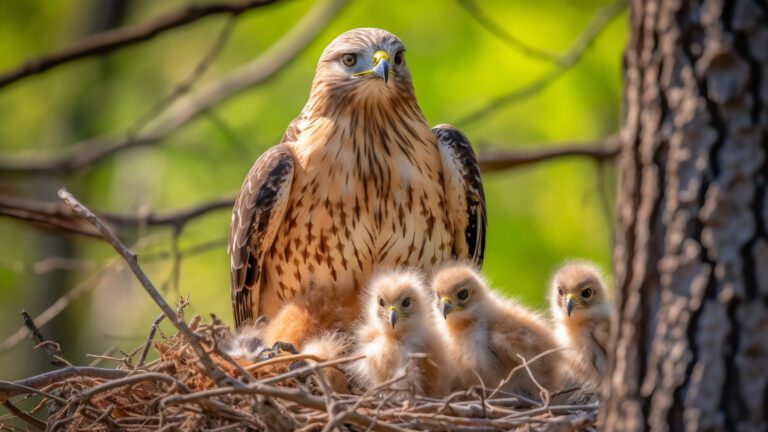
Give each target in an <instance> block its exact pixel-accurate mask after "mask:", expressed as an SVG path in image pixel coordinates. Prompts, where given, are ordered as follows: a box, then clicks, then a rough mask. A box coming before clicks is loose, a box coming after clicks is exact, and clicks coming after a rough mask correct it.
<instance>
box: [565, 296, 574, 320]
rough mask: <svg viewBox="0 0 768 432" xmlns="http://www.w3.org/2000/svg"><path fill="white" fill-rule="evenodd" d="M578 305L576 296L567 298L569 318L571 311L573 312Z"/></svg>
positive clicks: (566, 305)
mask: <svg viewBox="0 0 768 432" xmlns="http://www.w3.org/2000/svg"><path fill="white" fill-rule="evenodd" d="M575 304H576V296H574V295H573V294H568V295H567V296H565V310H566V311H567V312H568V318H570V317H571V311H572V310H573V306H574V305H575Z"/></svg>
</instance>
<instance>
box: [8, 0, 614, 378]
mask: <svg viewBox="0 0 768 432" xmlns="http://www.w3.org/2000/svg"><path fill="white" fill-rule="evenodd" d="M213 2H215V1H214V0H209V1H197V2H190V1H189V0H187V1H181V0H174V1H163V2H157V1H151V0H132V1H127V0H126V1H116V0H112V1H107V0H69V1H62V2H42V3H41V2H18V1H17V2H13V1H3V2H0V41H2V42H0V47H1V48H0V71H6V70H9V69H11V68H14V67H16V66H17V65H19V64H21V63H23V62H24V61H25V60H27V59H28V58H31V57H35V56H37V55H41V54H45V53H50V52H55V51H59V50H62V49H65V48H67V47H70V46H73V45H75V44H77V43H78V41H79V40H82V39H83V38H84V37H86V36H87V35H89V34H92V33H97V32H101V31H106V30H109V29H112V28H117V27H122V26H135V25H143V24H145V23H149V22H151V21H152V20H154V19H157V18H158V17H163V16H166V15H168V14H172V13H174V11H177V10H180V9H184V8H185V7H186V6H187V5H189V4H192V3H196V4H210V3H213ZM619 10H621V8H618V9H617V7H616V5H615V4H613V5H612V4H611V3H610V2H605V1H597V0H583V1H579V2H574V1H570V0H541V1H536V2H530V1H506V0H505V1H502V0H498V1H482V2H479V1H478V2H477V3H476V4H475V3H468V2H458V1H443V2H436V1H426V0H421V1H413V2H381V1H373V0H349V1H346V2H344V1H340V0H324V1H321V2H317V3H315V2H312V1H307V0H292V1H278V2H276V3H275V4H272V5H269V6H265V7H258V8H253V9H251V10H248V11H245V12H244V13H242V14H240V15H238V16H236V17H234V18H232V17H230V16H229V15H226V14H217V15H212V16H210V17H206V18H203V19H200V20H197V21H195V22H193V23H190V24H188V25H185V26H182V27H179V28H176V29H174V30H171V31H168V32H164V33H162V34H160V35H158V36H156V37H154V38H152V39H150V40H147V41H145V42H142V43H137V44H133V45H129V46H126V47H123V48H121V49H119V50H114V51H111V52H110V53H109V54H108V55H105V56H95V57H88V58H84V59H81V60H77V61H73V62H69V63H66V64H63V65H61V66H59V67H56V68H53V69H51V70H49V71H46V72H44V73H41V74H37V75H33V76H30V77H28V78H25V79H23V80H19V81H17V82H14V83H11V84H9V85H7V86H5V87H1V88H0V119H1V120H0V166H1V167H2V168H0V195H2V196H4V197H14V198H22V199H28V200H37V201H47V202H55V201H57V198H56V191H57V190H58V189H59V188H60V187H66V188H67V189H68V190H69V191H71V192H72V193H73V194H74V195H75V196H76V197H78V199H80V201H82V202H83V203H84V204H86V205H87V206H89V207H90V208H92V209H94V210H97V211H100V212H109V213H115V214H121V215H127V216H131V217H134V218H136V219H138V220H141V219H142V218H141V215H146V214H149V213H151V212H156V213H160V214H162V213H164V212H173V211H177V210H180V209H188V208H191V207H195V206H197V205H200V204H201V203H210V202H219V200H227V199H231V198H232V197H233V196H234V195H235V193H236V192H237V190H239V188H240V185H241V182H242V180H243V177H244V176H245V174H246V173H247V171H248V169H249V168H250V166H251V164H252V163H253V161H254V160H255V159H256V158H257V157H258V155H259V154H260V153H261V152H262V151H264V150H265V149H266V148H268V147H269V146H271V145H273V144H275V143H277V142H278V141H279V139H280V137H281V135H282V133H283V132H284V130H285V127H286V126H287V124H288V123H289V122H290V121H291V120H292V119H293V118H294V117H295V116H296V115H297V114H298V113H299V111H300V110H301V108H302V106H303V105H304V103H305V102H306V99H307V96H308V93H309V88H310V84H311V81H312V78H313V76H314V68H315V64H316V61H317V58H318V57H319V55H320V53H321V51H322V50H323V48H324V47H325V46H326V45H327V44H328V42H330V41H331V40H332V39H333V38H334V37H336V36H337V35H338V34H340V33H342V32H344V31H345V30H348V29H351V28H355V27H380V28H384V29H387V30H389V31H391V32H393V33H395V34H397V35H398V36H400V38H401V39H402V40H403V41H404V43H405V45H406V47H407V49H408V52H407V55H406V59H407V62H408V64H409V67H410V70H411V73H412V75H413V78H414V83H415V87H416V93H417V96H418V100H419V103H420V104H421V107H422V110H423V111H424V113H425V115H426V117H427V119H428V120H429V122H430V123H431V124H433V125H435V124H438V123H443V122H449V123H454V124H455V125H457V126H458V127H460V128H461V129H462V130H463V131H464V132H465V133H466V134H467V135H468V137H469V138H470V140H472V142H473V143H474V145H475V146H476V150H477V151H478V152H479V153H480V154H481V155H485V156H487V155H491V154H495V153H492V152H494V151H498V150H515V151H525V152H534V153H535V152H539V151H541V150H544V149H548V148H552V149H557V148H561V147H562V146H564V145H584V146H587V147H595V146H600V145H601V144H604V140H605V139H606V138H608V137H611V136H612V135H614V134H615V133H616V132H617V131H618V128H619V123H620V115H621V112H620V94H621V93H620V84H621V83H620V69H621V56H622V50H623V47H624V43H625V40H626V24H625V19H626V16H625V13H624V12H616V11H619ZM614 12H616V13H614ZM596 21H597V22H596ZM585 32H586V33H585ZM590 32H591V33H590ZM567 53H569V54H567ZM563 55H564V56H563ZM248 63H250V64H251V69H249V71H250V72H249V73H250V79H251V80H252V82H253V83H255V84H254V85H242V86H241V87H239V88H237V89H236V91H234V90H233V91H232V92H231V93H232V94H231V95H229V96H230V97H227V98H221V100H216V101H215V102H216V103H215V104H213V105H212V106H210V107H207V108H206V109H202V110H199V112H198V113H197V114H198V115H196V116H195V117H194V118H192V119H190V120H189V121H186V120H185V121H183V122H181V123H179V122H177V121H178V120H179V119H180V118H181V117H180V116H183V115H184V114H185V113H186V112H188V111H185V110H186V109H188V108H189V107H190V106H191V107H194V102H195V100H197V99H194V96H195V95H200V94H202V95H211V94H213V95H215V96H221V95H222V92H225V91H227V89H226V88H224V89H223V90H222V88H221V87H220V86H218V83H221V82H224V81H222V80H226V79H230V81H226V82H229V83H232V82H235V81H233V80H234V79H231V77H232V76H233V75H232V73H233V71H238V70H243V69H240V68H241V67H243V65H245V64H248ZM258 74H261V75H258ZM254 77H256V78H259V77H261V78H260V79H256V78H254ZM257 81H258V82H257ZM241 84H242V83H241ZM217 86H218V87H217ZM187 87H188V88H187ZM206 92H208V93H206ZM172 95H175V97H173V98H170V99H169V96H172ZM163 100H166V101H169V103H167V104H163V103H162V101H163ZM489 104H491V105H489ZM166 105H167V106H166ZM174 122H176V123H174ZM158 131H160V132H162V133H160V136H156V137H155V138H157V139H155V140H154V142H151V143H149V144H147V145H143V146H133V145H132V146H130V147H131V148H129V149H125V150H123V151H118V152H115V153H114V154H111V155H109V156H108V157H105V158H103V159H102V160H99V161H98V163H93V164H88V166H85V167H82V168H81V169H76V170H75V169H62V170H60V171H61V172H57V173H39V172H37V173H29V172H26V173H19V172H18V171H14V170H12V169H7V168H8V167H12V166H14V164H15V163H16V161H22V160H24V161H29V160H32V161H34V160H42V158H43V157H46V156H50V155H59V154H64V153H66V152H67V151H69V150H71V149H76V148H80V147H77V146H78V145H79V144H78V143H82V142H83V141H86V140H88V139H91V138H93V137H104V136H106V137H109V139H114V140H118V141H119V140H125V139H134V140H136V141H140V140H138V137H142V136H150V135H152V134H153V133H155V132H158ZM164 132H168V133H164ZM106 143H107V144H108V143H109V142H108V141H107V142H106ZM96 144H97V146H98V145H100V144H102V143H100V142H97V143H96ZM523 154H524V155H525V154H529V153H523ZM614 183H615V172H614V167H613V164H612V163H611V162H610V161H609V160H608V161H602V162H600V161H598V160H596V159H595V158H589V157H587V158H584V157H564V158H555V159H552V160H548V161H546V162H542V163H538V164H531V165H525V166H516V167H513V168H510V169H505V170H494V171H488V172H485V173H484V184H485V191H486V199H487V204H488V221H489V226H488V240H487V248H486V261H485V266H484V269H485V271H486V273H487V275H488V278H489V279H490V280H491V282H492V283H493V285H494V286H495V287H496V288H497V289H499V290H502V291H503V292H505V293H507V294H509V295H514V296H516V297H518V298H519V299H520V300H521V301H522V302H524V303H525V304H528V305H530V306H532V307H536V308H542V309H543V308H544V305H545V301H544V292H545V287H546V284H547V281H548V278H549V276H550V273H551V272H552V271H553V269H554V268H555V267H556V266H557V265H558V264H559V263H561V262H562V261H563V260H566V259H568V258H573V257H582V258H586V259H590V260H594V261H596V262H597V263H598V264H600V265H601V266H602V267H603V268H604V269H606V270H608V269H609V268H610V250H611V233H612V220H613V201H614V193H615V187H614ZM0 213H2V212H0ZM7 214H8V212H6V213H5V215H6V216H7ZM229 221H230V212H229V208H228V207H227V206H226V205H220V206H218V207H217V208H216V209H215V210H212V211H209V212H205V213H204V214H202V215H200V216H199V217H195V218H192V219H190V220H189V221H188V222H187V223H184V224H183V225H182V224H179V225H178V227H179V228H175V227H174V225H173V224H168V225H161V226H153V225H152V224H142V223H138V224H136V223H133V224H131V223H130V222H129V223H127V224H124V225H121V226H119V227H117V228H118V232H119V233H120V236H121V238H122V239H123V240H125V242H126V243H127V244H129V245H132V246H133V247H134V250H135V251H136V252H137V253H138V255H139V259H140V262H141V263H142V265H143V267H144V269H145V270H146V271H147V272H148V273H149V276H150V277H151V279H152V280H153V281H154V283H155V284H156V285H157V286H158V288H162V292H163V294H164V295H165V297H166V299H168V300H169V301H175V300H178V298H179V296H180V295H183V296H186V295H188V294H189V295H190V298H191V305H190V306H189V307H188V308H187V310H186V316H187V318H189V317H191V316H192V315H193V314H200V315H203V316H204V317H208V315H209V314H211V313H214V314H216V315H217V316H218V317H220V318H222V319H223V320H224V321H225V322H226V323H231V322H232V318H231V310H230V301H229V286H228V283H229V275H228V273H229V262H228V257H227V254H226V236H227V232H228V227H229ZM62 296H64V297H62ZM52 305H53V308H52V309H49V308H51V306H52ZM64 306H66V307H64ZM21 309H25V310H26V311H28V312H29V313H30V315H31V316H32V317H37V316H39V315H40V314H41V313H45V314H46V315H45V316H46V321H48V322H47V323H45V324H41V325H40V328H41V330H42V333H43V334H44V336H45V337H46V338H50V339H53V340H55V341H58V342H60V343H61V345H62V350H63V353H64V355H65V357H66V358H67V359H68V360H69V361H71V362H73V363H76V364H87V363H88V362H90V361H91V360H93V359H92V358H88V357H86V354H87V353H93V354H99V353H103V352H107V351H108V350H110V349H111V352H113V353H115V354H114V355H117V356H120V354H119V353H120V350H122V351H126V352H128V351H131V350H133V349H134V348H135V347H137V346H139V345H140V344H141V343H142V341H143V340H144V339H145V338H146V334H147V332H148V329H149V327H150V324H151V322H152V320H153V319H154V317H156V316H157V315H158V314H159V310H158V308H157V307H156V306H155V305H154V304H153V303H152V301H151V300H150V299H149V297H148V296H147V295H146V294H145V292H144V291H143V289H142V288H141V286H140V285H139V283H138V282H137V281H136V280H135V278H134V277H133V276H132V275H131V274H130V273H129V272H127V271H126V270H125V269H124V268H123V267H122V264H121V263H120V261H119V260H118V259H117V255H116V254H115V253H114V251H113V250H112V249H111V248H110V247H109V246H107V245H106V244H105V243H103V242H102V241H100V240H96V239H93V238H90V237H88V236H83V235H79V234H73V233H62V232H60V230H52V229H46V228H41V227H39V226H35V225H32V224H30V223H28V222H25V221H22V220H18V219H17V218H12V217H11V218H9V217H3V215H2V214H0V379H3V380H9V379H17V378H20V377H22V376H25V375H29V374H32V373H37V372H41V371H45V370H49V369H50V365H48V361H49V360H48V357H47V356H46V355H45V353H43V352H42V351H41V350H33V349H32V346H33V345H34V344H33V342H32V341H31V340H30V339H28V338H26V337H23V336H24V335H23V333H19V332H18V331H19V329H20V328H21V327H22V321H21V318H20V316H19V311H20V310H21ZM46 311H47V312H46ZM161 330H164V331H165V332H166V334H172V333H173V332H172V331H171V330H170V328H169V326H168V325H167V323H164V324H163V325H162V326H161Z"/></svg>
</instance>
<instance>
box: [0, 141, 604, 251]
mask: <svg viewBox="0 0 768 432" xmlns="http://www.w3.org/2000/svg"><path fill="white" fill-rule="evenodd" d="M550 146H551V144H546V145H541V146H539V147H544V148H543V149H541V150H495V151H490V150H489V151H485V152H483V153H481V154H480V156H479V158H478V159H479V163H480V169H481V170H482V171H483V172H494V171H501V170H506V169H512V168H516V167H520V166H526V165H531V164H535V163H539V162H545V161H549V160H552V159H558V158H563V157H587V158H591V159H594V160H596V161H610V160H612V159H614V158H615V157H616V155H617V154H618V138H617V137H616V136H611V137H608V138H606V139H604V140H603V141H599V142H597V143H593V144H590V145H585V144H577V143H562V144H558V145H557V146H556V147H553V148H549V147H550ZM479 147H484V146H479ZM233 205H234V199H233V198H219V199H214V200H211V201H207V202H203V203H200V204H196V205H193V206H190V207H187V208H183V209H179V210H175V211H168V212H162V213H157V212H144V213H141V214H137V215H129V214H119V213H107V212H99V213H98V214H99V216H100V217H101V218H103V219H104V220H105V221H107V222H108V223H109V224H110V225H112V226H115V227H120V228H131V229H132V228H139V227H145V226H171V227H175V228H179V227H183V226H184V225H186V224H187V223H189V221H190V220H193V219H196V218H198V217H201V216H203V215H206V214H208V213H210V212H213V211H218V210H223V209H226V210H229V209H231V208H232V206H233ZM0 216H8V217H11V218H14V219H18V220H21V221H24V222H29V223H33V224H42V225H44V226H46V227H50V228H55V229H59V230H63V231H67V232H72V233H75V234H82V235H87V236H89V237H99V234H98V233H97V232H96V231H95V230H94V229H93V227H91V226H89V225H87V224H85V223H84V222H83V221H82V220H81V219H80V218H78V217H77V216H76V215H75V214H74V213H73V212H72V211H71V209H69V208H68V207H66V206H64V205H63V204H62V203H60V202H46V201H36V200H28V199H21V198H16V197H9V196H3V195H0ZM182 254H184V252H183V251H182ZM171 257H173V255H171Z"/></svg>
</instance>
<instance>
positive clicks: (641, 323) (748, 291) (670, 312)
mask: <svg viewBox="0 0 768 432" xmlns="http://www.w3.org/2000/svg"><path fill="white" fill-rule="evenodd" d="M767 16H768V5H766V2H765V1H764V0H740V1H717V0H713V1H709V0H706V1H685V0H683V1H679V0H678V1H673V0H646V1H643V0H633V1H632V2H631V11H630V40H629V44H628V47H627V50H626V58H625V61H626V64H625V95H624V96H625V101H624V103H625V124H624V129H623V131H622V137H621V138H622V151H621V156H620V162H619V164H620V165H619V169H620V176H621V178H620V181H621V186H620V190H619V197H618V202H617V226H616V245H615V250H614V276H615V278H614V279H615V282H616V297H617V299H616V300H617V307H618V310H619V319H618V325H616V326H614V331H613V335H612V339H613V342H614V344H613V346H614V352H615V355H614V356H613V359H612V361H611V364H610V371H609V374H608V377H609V378H608V380H609V383H608V388H609V390H608V396H607V397H606V400H605V401H604V403H603V416H602V419H603V422H604V423H603V426H604V428H605V430H646V429H647V430H672V431H683V430H703V429H707V430H744V431H747V430H750V431H751V430H755V431H766V430H768V231H767V230H766V228H767V227H768V189H767V188H766V182H767V180H768V179H767V177H768V157H766V155H768V126H767V124H768V109H767V108H766V107H767V106H768V19H767V18H766V17H767Z"/></svg>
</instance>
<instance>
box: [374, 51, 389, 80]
mask: <svg viewBox="0 0 768 432" xmlns="http://www.w3.org/2000/svg"><path fill="white" fill-rule="evenodd" d="M372 71H373V73H375V74H376V75H378V76H380V77H381V78H382V79H383V80H384V84H386V83H387V81H388V80H389V54H387V53H386V52H385V51H376V52H375V53H374V54H373V69H372Z"/></svg>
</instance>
